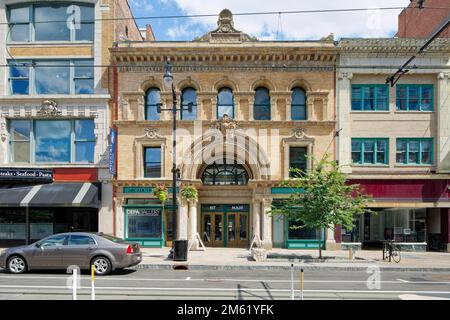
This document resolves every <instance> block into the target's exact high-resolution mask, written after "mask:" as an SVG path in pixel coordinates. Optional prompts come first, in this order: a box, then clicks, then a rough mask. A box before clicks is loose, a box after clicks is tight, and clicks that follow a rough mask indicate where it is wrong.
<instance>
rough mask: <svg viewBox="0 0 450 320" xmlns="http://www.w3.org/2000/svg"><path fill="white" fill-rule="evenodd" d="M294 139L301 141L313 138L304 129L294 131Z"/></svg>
mask: <svg viewBox="0 0 450 320" xmlns="http://www.w3.org/2000/svg"><path fill="white" fill-rule="evenodd" d="M294 137H295V138H296V139H300V140H302V139H310V138H311V137H310V136H308V135H307V134H306V130H305V129H304V128H299V129H294Z"/></svg>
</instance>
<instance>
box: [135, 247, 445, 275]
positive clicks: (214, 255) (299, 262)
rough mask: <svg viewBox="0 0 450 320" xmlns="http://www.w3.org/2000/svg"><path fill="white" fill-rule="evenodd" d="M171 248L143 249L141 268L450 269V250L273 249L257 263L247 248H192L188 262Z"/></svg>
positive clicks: (423, 270) (421, 270)
mask: <svg viewBox="0 0 450 320" xmlns="http://www.w3.org/2000/svg"><path fill="white" fill-rule="evenodd" d="M169 250H170V248H155V249H149V248H143V249H142V252H143V260H142V263H141V264H140V265H139V266H138V268H144V269H173V268H174V266H175V267H180V268H183V267H187V268H189V269H190V270H230V269H234V270H257V269H289V268H290V266H291V264H294V265H295V267H301V268H303V269H308V270H311V269H321V270H322V269H339V270H343V269H344V270H366V269H367V267H369V266H371V265H376V266H378V267H380V268H382V269H383V270H386V271H390V270H392V271H402V270H405V271H420V272H426V271H438V272H450V253H444V252H402V253H401V257H402V259H401V261H400V263H395V262H387V261H383V260H382V253H381V250H380V251H368V250H365V251H357V252H356V253H355V255H354V260H349V259H348V251H323V252H322V256H323V257H324V258H323V259H322V260H319V259H318V255H319V252H318V251H317V250H287V249H273V250H271V251H268V259H267V261H264V262H256V261H253V259H252V258H251V256H250V254H249V251H248V250H246V249H236V248H206V251H190V252H189V253H188V261H186V262H182V261H175V262H174V261H172V260H169V259H167V256H168V253H169Z"/></svg>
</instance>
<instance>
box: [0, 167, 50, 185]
mask: <svg viewBox="0 0 450 320" xmlns="http://www.w3.org/2000/svg"><path fill="white" fill-rule="evenodd" d="M0 179H1V180H4V181H15V180H19V181H34V182H35V181H37V182H49V183H50V182H53V170H46V169H12V168H11V169H6V168H3V169H0Z"/></svg>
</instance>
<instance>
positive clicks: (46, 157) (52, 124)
mask: <svg viewBox="0 0 450 320" xmlns="http://www.w3.org/2000/svg"><path fill="white" fill-rule="evenodd" d="M70 127H71V125H70V121H37V122H36V124H35V134H36V162H70Z"/></svg>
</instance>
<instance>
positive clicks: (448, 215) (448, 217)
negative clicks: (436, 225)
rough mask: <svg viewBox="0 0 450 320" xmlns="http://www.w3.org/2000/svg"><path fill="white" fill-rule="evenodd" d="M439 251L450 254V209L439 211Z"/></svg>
mask: <svg viewBox="0 0 450 320" xmlns="http://www.w3.org/2000/svg"><path fill="white" fill-rule="evenodd" d="M441 249H442V250H443V251H445V252H450V209H449V208H442V209H441Z"/></svg>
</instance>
